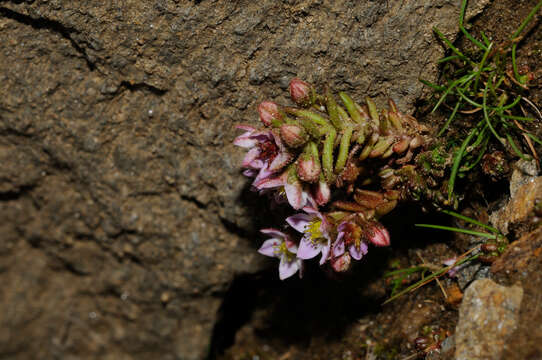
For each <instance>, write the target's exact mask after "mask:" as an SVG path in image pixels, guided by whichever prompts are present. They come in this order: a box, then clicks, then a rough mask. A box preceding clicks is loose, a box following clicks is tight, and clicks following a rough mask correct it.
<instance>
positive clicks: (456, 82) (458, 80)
mask: <svg viewBox="0 0 542 360" xmlns="http://www.w3.org/2000/svg"><path fill="white" fill-rule="evenodd" d="M475 76H476V74H470V75H465V76H463V77H462V78H460V79H457V80H455V81H454V82H452V83H451V84H450V86H448V88H447V89H446V91H444V93H443V94H442V95H441V97H440V99H439V100H438V102H437V104H436V105H435V107H434V108H433V110H431V112H432V113H433V112H435V111H436V110H437V109H438V107H439V106H440V104H442V102H443V101H444V99H446V96H448V94H449V93H450V91H452V90H453V88H454V87H456V86H457V85H459V84H464V83H466V82H468V81H469V80H471V79H472V78H473V77H475Z"/></svg>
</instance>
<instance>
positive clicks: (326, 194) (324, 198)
mask: <svg viewBox="0 0 542 360" xmlns="http://www.w3.org/2000/svg"><path fill="white" fill-rule="evenodd" d="M330 197H331V190H330V188H329V185H328V184H327V183H326V182H325V181H323V180H320V181H319V182H318V187H317V188H316V194H315V195H314V198H315V199H314V200H316V203H317V204H318V205H319V206H323V205H325V204H327V202H328V201H329V198H330Z"/></svg>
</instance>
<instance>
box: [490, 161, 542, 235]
mask: <svg viewBox="0 0 542 360" xmlns="http://www.w3.org/2000/svg"><path fill="white" fill-rule="evenodd" d="M537 175H538V169H537V165H536V162H535V161H534V160H533V161H531V162H527V161H523V160H520V161H518V162H517V163H516V164H515V166H514V171H513V173H512V178H511V180H510V201H509V202H508V203H507V204H506V206H504V207H502V208H500V209H499V210H498V211H495V212H494V213H493V214H492V215H491V221H492V223H493V224H494V225H495V226H496V227H497V228H498V229H499V230H500V231H501V232H502V233H503V234H508V233H511V235H512V236H514V235H517V234H521V233H525V232H529V231H530V230H533V228H534V227H536V226H537V224H536V221H535V222H533V221H532V220H536V219H534V218H533V217H534V215H535V213H536V212H538V211H539V210H538V209H536V208H537V207H538V206H540V205H539V201H542V176H537Z"/></svg>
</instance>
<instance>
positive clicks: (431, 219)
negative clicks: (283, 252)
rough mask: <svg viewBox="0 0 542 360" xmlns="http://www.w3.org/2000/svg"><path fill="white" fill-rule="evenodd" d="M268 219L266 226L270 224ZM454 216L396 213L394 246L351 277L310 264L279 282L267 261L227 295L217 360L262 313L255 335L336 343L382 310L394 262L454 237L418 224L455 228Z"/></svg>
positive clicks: (215, 341) (391, 220) (215, 343)
mask: <svg viewBox="0 0 542 360" xmlns="http://www.w3.org/2000/svg"><path fill="white" fill-rule="evenodd" d="M268 220H269V219H267V220H266V221H265V222H266V223H268ZM449 221H450V219H449V217H446V216H442V215H438V214H437V215H427V214H424V213H422V212H421V211H420V210H419V208H418V207H414V206H405V207H402V208H398V209H396V211H394V212H393V215H392V216H388V217H387V218H385V219H383V223H384V224H385V226H386V227H387V228H388V229H389V230H390V233H391V234H392V242H393V246H392V247H389V248H375V247H371V248H370V250H369V254H368V256H366V257H365V258H364V259H363V260H362V261H360V262H356V264H355V266H354V267H353V269H351V271H349V272H348V273H346V274H336V273H334V272H332V271H331V270H329V268H328V266H327V265H325V266H323V267H320V266H319V265H318V261H317V259H315V260H313V261H306V262H305V265H306V267H305V274H304V277H303V279H298V278H297V277H292V278H290V279H288V280H286V281H280V280H279V279H278V270H277V266H278V260H277V259H266V258H264V257H262V261H268V262H269V266H270V267H269V269H268V270H265V271H261V272H259V273H256V274H244V275H240V276H238V277H237V278H236V279H235V280H234V281H233V282H232V284H231V286H230V288H229V290H228V291H227V293H226V294H225V297H224V301H223V303H222V305H221V307H220V309H219V314H218V319H219V320H218V322H217V323H216V325H215V328H214V331H213V336H212V343H211V355H210V357H209V359H215V358H217V357H218V356H219V355H220V354H222V353H223V352H224V351H225V350H226V349H228V348H229V347H230V346H232V345H233V344H234V342H235V336H236V332H237V331H238V330H239V329H240V328H241V327H242V326H244V325H245V324H247V323H250V322H251V320H253V319H252V318H253V315H254V314H255V313H256V312H258V314H259V315H258V321H257V324H255V329H254V331H255V334H256V336H258V337H260V338H265V339H267V341H270V342H273V341H278V342H280V343H282V344H284V345H289V344H309V342H310V340H311V338H313V337H318V338H321V339H322V338H324V339H329V341H334V340H336V339H338V338H340V337H342V336H343V335H344V332H345V330H346V329H348V328H349V326H350V325H351V324H352V323H354V322H355V321H356V320H358V319H360V318H361V317H363V316H366V315H370V314H376V313H378V312H380V311H381V305H380V304H382V302H383V301H384V300H385V299H386V297H387V296H388V292H387V291H388V289H387V287H386V285H385V281H384V280H383V277H382V275H383V273H384V272H386V271H387V270H389V267H388V264H389V262H390V259H391V258H392V257H396V256H408V251H409V249H412V248H423V247H425V246H427V245H428V244H432V243H440V242H445V241H447V240H448V239H450V238H451V234H450V236H449V234H447V233H444V234H443V232H442V231H440V232H439V233H438V236H434V234H433V233H432V232H431V231H429V232H428V231H427V229H420V228H415V227H414V226H413V224H414V223H420V222H428V223H435V224H443V225H445V224H446V223H449ZM318 259H319V257H318Z"/></svg>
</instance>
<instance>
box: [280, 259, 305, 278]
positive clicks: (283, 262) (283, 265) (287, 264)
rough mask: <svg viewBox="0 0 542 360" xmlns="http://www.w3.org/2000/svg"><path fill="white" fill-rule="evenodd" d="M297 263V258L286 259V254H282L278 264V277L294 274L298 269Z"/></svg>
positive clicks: (287, 276)
mask: <svg viewBox="0 0 542 360" xmlns="http://www.w3.org/2000/svg"><path fill="white" fill-rule="evenodd" d="M299 264H300V263H299V261H298V260H297V259H294V260H292V261H288V258H287V257H286V255H282V256H281V258H280V264H279V278H280V279H281V280H284V279H286V278H289V277H290V276H292V275H293V274H295V273H296V272H297V270H299Z"/></svg>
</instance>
